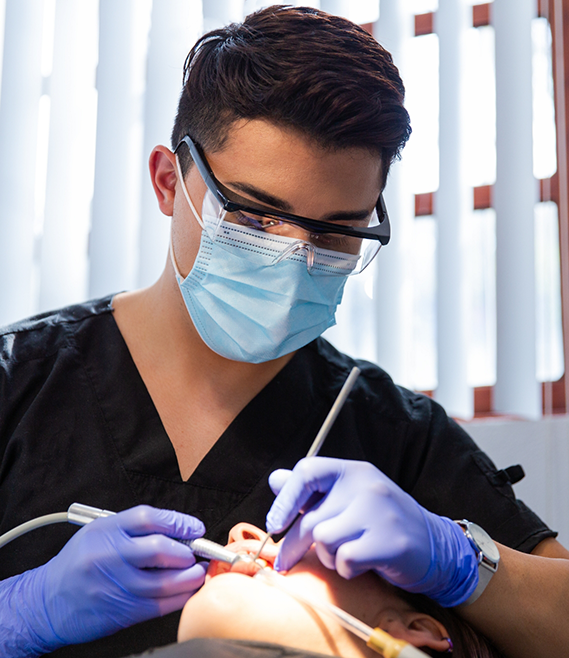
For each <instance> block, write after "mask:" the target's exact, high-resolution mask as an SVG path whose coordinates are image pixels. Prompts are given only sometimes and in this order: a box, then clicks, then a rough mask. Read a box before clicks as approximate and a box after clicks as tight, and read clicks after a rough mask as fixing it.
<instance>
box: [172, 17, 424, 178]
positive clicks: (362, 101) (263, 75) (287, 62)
mask: <svg viewBox="0 0 569 658" xmlns="http://www.w3.org/2000/svg"><path fill="white" fill-rule="evenodd" d="M183 85H184V86H183V89H182V94H181V97H180V101H179V105H178V113H177V116H176V120H175V124H174V128H173V131H172V148H173V149H175V148H176V146H177V145H178V144H179V142H180V140H181V139H182V138H183V137H184V136H185V135H186V134H190V135H191V136H192V138H193V139H194V140H196V141H197V142H198V143H199V144H201V146H202V147H203V148H204V149H205V150H206V151H207V150H209V151H216V150H221V149H222V148H223V145H224V142H225V140H226V138H227V134H228V131H229V129H230V127H231V126H232V125H233V123H234V122H235V121H237V120H239V119H249V120H251V119H264V120H266V121H269V122H271V123H273V124H275V125H278V126H281V127H283V128H290V129H294V130H296V131H298V132H300V133H302V134H304V135H306V136H307V137H308V138H310V139H312V140H314V142H315V143H316V144H317V145H319V146H321V147H323V148H332V149H337V148H348V147H360V148H365V149H368V150H370V151H372V152H374V153H377V154H378V155H379V156H380V157H381V161H382V176H383V181H382V184H383V185H385V181H386V179H387V173H388V170H389V166H390V165H391V163H392V161H393V160H394V159H395V158H397V157H398V156H399V152H400V150H401V149H402V148H403V146H404V145H405V143H406V141H407V140H408V138H409V135H410V133H411V128H410V125H409V115H408V114H407V111H406V110H405V108H404V107H403V98H404V93H405V90H404V87H403V83H402V81H401V78H400V77H399V73H398V71H397V68H396V67H395V65H394V64H393V60H392V58H391V55H390V54H389V53H388V52H387V51H386V50H385V49H384V48H383V47H382V46H380V45H379V44H378V42H377V41H376V40H375V39H374V38H373V37H372V36H371V35H370V34H368V33H367V32H366V31H365V30H364V29H362V28H361V27H359V26H357V25H355V24H354V23H352V22H350V21H348V20H346V19H344V18H340V17H339V16H333V15H331V14H327V13H325V12H323V11H319V10H317V9H312V8H309V7H291V6H286V5H274V6H272V7H268V8H266V9H263V10H261V11H257V12H255V13H253V14H250V15H249V16H247V18H246V19H245V20H244V21H243V23H233V24H231V25H228V26H226V27H223V28H220V29H218V30H213V31H211V32H208V33H207V34H205V35H204V36H203V37H201V38H200V39H199V40H198V42H197V43H196V44H195V46H194V47H193V48H192V50H191V51H190V53H189V55H188V57H187V59H186V63H185V66H184V78H183ZM179 155H180V160H181V165H182V171H183V173H184V175H185V173H186V171H187V169H188V167H189V165H190V164H191V158H190V155H189V153H188V149H186V148H183V149H180V153H179Z"/></svg>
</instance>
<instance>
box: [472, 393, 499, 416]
mask: <svg viewBox="0 0 569 658" xmlns="http://www.w3.org/2000/svg"><path fill="white" fill-rule="evenodd" d="M493 393H494V391H493V388H492V386H477V387H476V388H475V389H474V415H475V416H485V415H488V414H490V413H492V410H493V407H494V405H493Z"/></svg>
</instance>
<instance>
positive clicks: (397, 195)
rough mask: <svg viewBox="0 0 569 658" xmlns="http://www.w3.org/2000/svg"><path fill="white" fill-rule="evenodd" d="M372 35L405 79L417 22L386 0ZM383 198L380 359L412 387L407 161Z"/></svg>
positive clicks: (378, 271)
mask: <svg viewBox="0 0 569 658" xmlns="http://www.w3.org/2000/svg"><path fill="white" fill-rule="evenodd" d="M374 35H375V37H376V38H377V40H378V41H379V42H380V43H381V44H382V45H383V46H384V47H385V48H387V50H389V52H390V53H391V54H392V55H393V60H394V62H395V64H396V66H397V67H398V68H399V71H400V73H401V75H402V77H403V78H404V77H405V73H406V71H407V69H408V66H407V57H408V54H409V53H408V51H409V42H410V40H411V39H412V37H413V17H412V15H411V14H410V13H409V12H407V11H405V9H404V7H403V4H402V3H401V2H400V1H399V0H383V2H382V3H381V20H380V21H378V22H377V23H376V24H375V29H374ZM384 197H385V203H386V205H387V208H388V212H389V215H390V217H391V222H392V238H391V240H390V242H389V244H388V246H387V247H386V248H385V249H382V250H381V251H380V253H379V255H378V257H377V259H376V264H375V281H374V301H375V342H376V360H377V362H378V363H379V364H380V365H381V367H382V368H384V369H385V370H387V372H388V373H389V374H390V375H391V376H392V377H393V379H394V380H395V381H396V382H398V383H399V384H402V385H405V386H409V387H412V385H413V382H412V377H411V357H412V353H411V350H410V349H409V348H408V346H409V345H410V344H411V342H412V332H413V297H412V272H411V258H412V257H411V251H410V247H411V239H412V238H411V231H412V224H413V221H414V219H413V215H414V197H413V193H412V190H411V187H410V181H409V171H408V167H407V166H406V162H405V161H404V160H403V161H401V162H397V163H395V164H394V165H393V166H392V168H391V171H390V174H389V184H388V185H387V187H386V190H385V195H384Z"/></svg>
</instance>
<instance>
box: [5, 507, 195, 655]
mask: <svg viewBox="0 0 569 658" xmlns="http://www.w3.org/2000/svg"><path fill="white" fill-rule="evenodd" d="M204 531H205V528H204V526H203V524H202V522H201V521H199V520H198V519H195V518H194V517H192V516H188V515H187V514H180V513H179V512H173V511H170V510H163V509H156V508H153V507H148V506H146V505H141V506H139V507H133V508H132V509H129V510H125V511H124V512H120V513H119V514H117V515H116V516H109V517H107V518H101V519H97V520H96V521H93V522H92V523H89V524H88V525H86V526H84V527H83V528H81V529H80V530H79V531H78V532H77V533H76V534H75V535H74V536H73V537H72V538H71V539H70V540H69V541H68V542H67V544H65V546H64V547H63V548H62V549H61V551H60V552H59V553H58V554H57V555H56V556H55V557H54V558H52V559H51V560H50V561H49V562H48V563H47V564H44V565H43V566H41V567H38V568H37V569H32V570H31V571H26V572H24V573H23V574H20V575H18V576H13V577H12V578H8V579H6V580H4V581H1V582H0V655H2V656H10V657H16V656H17V657H19V656H36V655H40V654H42V653H49V652H50V651H54V650H55V649H57V648H59V647H61V646H64V645H67V644H75V643H80V642H87V641H89V640H94V639H96V638H99V637H103V636H105V635H110V634H111V633H114V632H115V631H118V630H119V629H121V628H125V627H127V626H131V625H132V624H136V623H138V622H140V621H144V620H146V619H152V618H153V617H158V616H160V615H165V614H167V613H169V612H173V611H174V610H179V609H180V608H182V607H183V605H184V603H185V602H186V601H187V600H188V599H189V598H190V596H191V595H192V594H193V593H194V592H195V591H196V590H197V589H198V588H199V587H201V585H202V584H203V582H204V577H205V567H204V565H203V564H201V563H200V564H196V561H195V558H194V555H193V553H192V551H191V550H190V549H189V548H188V547H187V546H185V545H184V544H181V543H180V542H177V541H174V539H170V537H176V538H178V539H194V538H196V537H201V536H202V535H203V534H204ZM166 535H167V536H166Z"/></svg>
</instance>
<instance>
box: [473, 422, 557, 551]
mask: <svg viewBox="0 0 569 658" xmlns="http://www.w3.org/2000/svg"><path fill="white" fill-rule="evenodd" d="M463 427H464V429H465V430H466V431H467V432H468V433H469V434H470V435H471V436H472V438H473V439H474V440H475V441H476V442H477V443H478V445H479V446H480V448H481V449H482V450H484V451H485V452H486V453H488V455H489V456H490V457H491V458H492V460H493V461H494V463H495V464H496V466H497V467H498V468H507V467H508V466H512V465H513V464H521V465H522V466H523V468H524V470H525V473H526V476H525V478H524V479H523V480H521V482H519V483H518V484H515V485H514V491H515V493H516V496H517V497H518V498H520V499H521V500H523V501H524V503H526V505H528V506H529V507H530V508H531V509H532V510H533V511H534V512H536V513H537V514H538V515H539V516H540V517H541V518H542V519H543V520H544V521H545V522H546V523H547V524H548V525H549V527H550V528H552V529H553V530H556V531H557V532H559V537H558V539H559V541H560V542H561V543H562V544H563V545H564V546H566V547H567V548H569V416H567V415H564V416H549V417H546V418H543V419H541V420H537V421H529V420H499V419H484V420H479V421H472V422H470V423H463Z"/></svg>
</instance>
